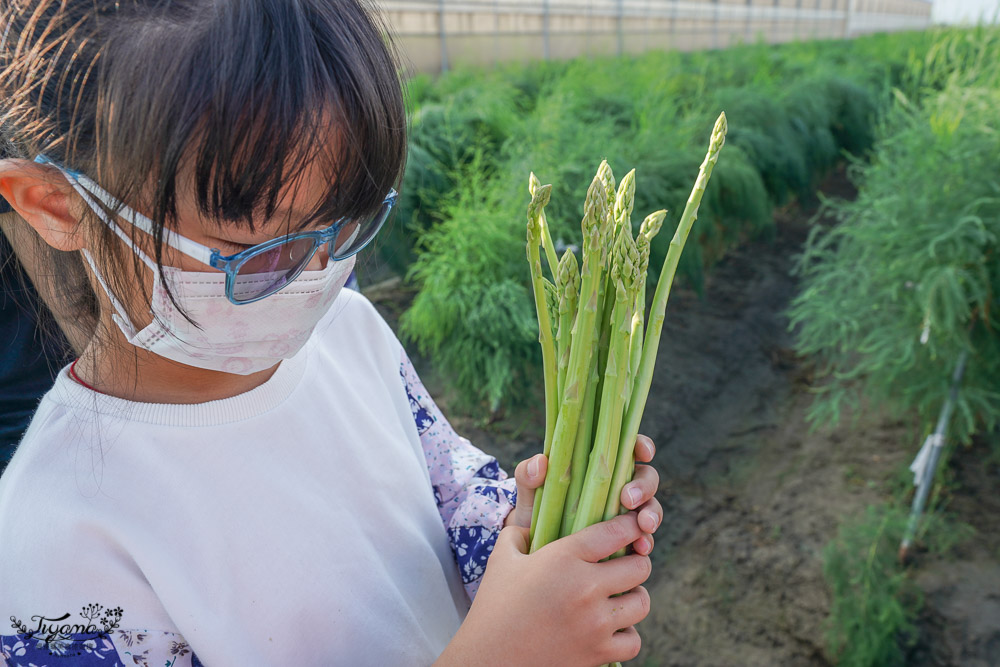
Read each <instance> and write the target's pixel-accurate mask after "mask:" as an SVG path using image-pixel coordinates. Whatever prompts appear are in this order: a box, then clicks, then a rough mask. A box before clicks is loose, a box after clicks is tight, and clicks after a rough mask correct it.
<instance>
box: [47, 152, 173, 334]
mask: <svg viewBox="0 0 1000 667" xmlns="http://www.w3.org/2000/svg"><path fill="white" fill-rule="evenodd" d="M57 168H59V167H57ZM59 171H60V172H62V174H63V176H65V177H66V180H67V181H69V184H70V185H71V186H72V187H73V189H74V190H76V192H77V194H79V195H80V196H81V197H82V198H83V201H84V202H86V204H87V206H89V207H90V209H91V210H92V211H93V212H94V213H96V214H97V217H99V218H100V219H101V220H102V221H103V222H104V224H106V225H107V226H108V227H110V228H111V231H113V232H114V233H115V234H117V235H118V237H119V238H120V239H121V240H122V241H124V242H125V244H126V245H128V246H129V247H130V248H131V249H132V251H133V252H134V253H136V254H137V255H138V256H139V259H141V260H142V261H143V263H144V264H145V265H146V266H148V267H149V269H150V270H151V271H152V272H153V277H154V279H157V269H156V264H155V263H154V262H153V260H151V259H150V258H149V256H148V255H147V254H146V253H144V252H143V251H142V250H141V249H140V248H139V247H138V246H136V245H135V243H133V241H132V239H130V238H129V237H128V235H127V234H126V233H125V232H124V230H122V228H121V227H119V226H118V225H117V224H116V223H115V221H114V220H112V219H111V218H110V216H108V214H107V213H106V212H105V211H104V209H103V208H101V206H100V205H99V204H97V202H95V201H94V199H93V197H91V196H90V193H89V192H87V190H86V188H84V187H83V186H82V185H80V183H79V182H77V180H76V179H75V178H73V176H72V175H70V174H67V173H66V172H65V171H64V170H63V169H61V168H59ZM130 213H132V215H137V214H136V213H135V212H133V211H130ZM81 252H82V253H83V257H84V259H86V260H87V263H88V264H89V265H90V268H91V270H92V271H93V272H94V275H95V276H96V277H97V282H99V283H100V284H101V287H102V288H103V289H104V293H105V294H107V295H108V299H109V300H110V301H111V306H112V307H113V308H114V309H115V311H117V312H115V313H113V314H112V315H111V319H112V320H113V321H114V322H115V324H117V325H118V328H119V329H121V330H122V333H123V334H125V336H126V337H127V338H129V339H132V338H134V337H135V336H136V334H137V333H138V330H137V329H136V328H135V325H134V324H132V320H130V319H129V316H128V313H127V312H125V306H123V305H122V302H121V301H119V300H118V297H116V296H115V295H114V292H112V291H111V288H109V287H108V283H107V281H105V280H104V276H103V275H101V272H100V270H98V268H97V263H96V262H95V261H94V257H93V256H92V255H91V254H90V251H89V250H88V249H87V248H82V249H81ZM149 312H150V314H152V312H153V311H152V310H150V311H149Z"/></svg>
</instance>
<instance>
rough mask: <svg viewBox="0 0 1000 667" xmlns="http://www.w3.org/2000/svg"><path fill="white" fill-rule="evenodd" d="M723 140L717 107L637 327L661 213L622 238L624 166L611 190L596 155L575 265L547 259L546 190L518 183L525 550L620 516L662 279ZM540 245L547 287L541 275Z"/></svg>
mask: <svg viewBox="0 0 1000 667" xmlns="http://www.w3.org/2000/svg"><path fill="white" fill-rule="evenodd" d="M725 136H726V115H725V114H724V113H723V114H722V115H720V116H719V119H718V120H717V121H716V123H715V128H714V130H713V131H712V138H711V141H710V143H709V147H708V154H707V155H706V156H705V160H704V162H702V165H701V168H700V169H699V172H698V178H697V180H696V181H695V185H694V188H693V189H692V191H691V195H690V196H689V197H688V201H687V205H686V206H685V207H684V212H683V214H682V215H681V219H680V222H679V223H678V225H677V230H676V232H675V233H674V237H673V240H672V241H671V242H670V247H669V250H668V252H667V256H666V259H665V260H664V263H663V267H662V269H661V270H660V278H659V280H658V281H657V284H656V292H655V293H654V295H653V302H652V305H651V308H650V315H649V321H648V323H645V322H644V315H645V306H646V269H647V267H648V264H649V248H650V241H651V240H652V239H653V237H654V236H656V234H657V232H659V230H660V227H661V225H662V224H663V220H664V218H665V217H666V214H667V212H666V211H665V210H660V211H655V212H653V213H650V214H649V215H648V216H646V218H645V219H644V220H643V221H642V224H641V225H640V227H639V232H638V234H637V236H636V237H635V238H632V222H631V215H632V207H633V202H634V199H635V170H634V169H633V170H632V171H630V172H629V173H628V174H626V175H625V177H624V178H622V180H621V182H620V183H618V185H617V187H616V185H615V178H614V175H613V174H612V171H611V167H609V166H608V163H607V161H603V162H601V166H600V167H599V168H598V170H597V174H596V175H595V176H594V179H593V181H592V182H591V184H590V188H589V189H588V190H587V197H586V201H585V203H584V214H583V223H582V227H583V262H582V268H581V267H580V265H579V263H578V262H577V259H576V255H575V254H573V251H572V250H566V252H565V253H564V254H563V256H562V259H559V260H557V259H556V252H555V248H554V247H553V245H552V238H551V234H550V232H549V229H548V224H547V221H546V217H545V206H546V204H548V202H549V196H550V194H551V190H552V186H551V185H541V184H539V182H538V179H537V178H535V175H534V174H531V176H530V178H529V184H528V189H529V192H530V194H531V203H530V204H529V205H528V263H529V265H530V267H531V283H532V288H533V293H534V300H535V308H536V311H537V313H538V329H539V335H538V340H539V342H540V343H541V346H542V364H543V367H544V378H545V445H544V451H545V454H546V456H547V457H548V462H549V464H548V472H547V473H546V479H545V484H544V486H543V487H542V488H541V489H539V490H538V491H537V492H536V497H535V505H534V516H533V517H532V522H531V551H536V550H538V549H540V548H541V547H543V546H545V545H546V544H548V543H549V542H552V541H553V540H555V539H557V538H559V537H563V536H566V535H569V534H571V533H575V532H576V531H578V530H581V529H583V528H585V527H587V526H590V525H592V524H594V523H597V522H599V521H602V520H607V519H611V518H613V517H615V516H616V515H617V514H618V513H619V512H620V511H621V507H620V497H621V493H622V488H623V487H624V486H625V485H626V484H627V483H628V482H629V481H631V479H632V474H633V471H634V463H633V450H634V447H635V439H636V435H637V434H638V431H639V422H640V420H641V418H642V411H643V409H644V408H645V405H646V397H647V395H648V394H649V386H650V383H651V382H652V379H653V367H654V364H655V362H656V350H657V348H658V347H659V344H660V334H661V332H662V329H663V317H664V312H665V311H666V307H667V298H668V296H669V294H670V286H671V284H672V283H673V279H674V273H675V272H676V270H677V262H678V260H679V259H680V254H681V251H682V250H683V248H684V243H685V241H686V240H687V237H688V233H689V232H690V230H691V225H692V224H693V223H694V221H695V219H697V217H698V206H699V204H700V202H701V198H702V195H703V193H704V192H705V186H706V185H707V184H708V179H709V177H710V176H711V174H712V169H713V167H714V166H715V162H716V160H717V159H718V156H719V151H720V150H721V149H722V145H723V143H724V142H725ZM540 248H544V251H545V256H546V260H547V262H548V265H549V270H550V271H551V273H552V276H553V278H554V280H555V282H552V281H551V280H549V279H548V278H546V277H545V276H544V275H543V272H542V262H541V253H540ZM644 324H645V330H644V329H643V325H644ZM623 553H624V552H622V554H623Z"/></svg>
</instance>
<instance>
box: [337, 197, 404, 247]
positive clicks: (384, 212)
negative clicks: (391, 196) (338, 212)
mask: <svg viewBox="0 0 1000 667" xmlns="http://www.w3.org/2000/svg"><path fill="white" fill-rule="evenodd" d="M391 210H392V203H391V202H383V203H382V206H381V208H379V210H378V211H376V212H375V214H374V215H372V216H370V217H367V218H360V219H356V220H347V221H346V222H344V226H343V227H341V228H340V231H339V232H337V238H335V239H333V241H331V242H330V243H331V245H330V247H331V248H332V251H331V253H330V255H331V256H332V257H333V258H334V259H344V258H345V257H350V256H351V255H353V254H354V253H356V252H358V251H359V250H361V249H362V248H364V247H365V246H366V245H368V243H369V242H370V241H371V240H372V238H373V237H374V236H375V234H377V233H378V230H379V229H381V228H382V225H384V224H385V221H386V219H388V217H389V211H391Z"/></svg>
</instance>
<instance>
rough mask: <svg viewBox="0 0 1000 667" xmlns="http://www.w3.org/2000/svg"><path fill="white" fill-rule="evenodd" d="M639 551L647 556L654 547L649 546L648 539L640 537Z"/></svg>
mask: <svg viewBox="0 0 1000 667" xmlns="http://www.w3.org/2000/svg"><path fill="white" fill-rule="evenodd" d="M639 549H640V550H641V551H642V552H643V555H646V553H649V551H650V549H652V547H651V546H649V540H648V539H646V538H645V537H640V538H639Z"/></svg>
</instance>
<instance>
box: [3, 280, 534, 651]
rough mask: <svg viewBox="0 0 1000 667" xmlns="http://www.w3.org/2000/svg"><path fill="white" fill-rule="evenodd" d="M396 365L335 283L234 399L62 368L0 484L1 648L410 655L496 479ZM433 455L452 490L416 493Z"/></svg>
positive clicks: (425, 641) (358, 305)
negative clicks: (258, 378)
mask: <svg viewBox="0 0 1000 667" xmlns="http://www.w3.org/2000/svg"><path fill="white" fill-rule="evenodd" d="M401 359H402V360H403V367H402V368H401ZM407 366H408V364H407V362H406V357H405V353H403V352H402V348H401V346H400V344H399V342H398V341H397V340H396V337H395V336H394V335H393V333H392V331H391V330H390V329H389V327H388V326H387V325H386V324H385V322H384V321H383V320H382V319H381V317H380V316H379V315H378V314H377V312H376V311H375V310H374V308H373V307H372V306H371V304H370V303H368V301H367V300H365V299H364V297H362V296H360V295H358V294H356V293H354V292H350V291H347V290H345V291H344V292H342V294H341V296H339V297H338V299H337V301H336V302H335V304H334V306H333V308H332V309H331V313H330V314H329V315H328V316H327V317H326V319H324V320H323V321H322V322H321V323H320V325H319V327H318V328H317V331H316V333H315V334H314V335H313V337H312V338H311V339H310V341H309V343H308V344H307V345H306V347H305V348H303V350H302V351H300V352H299V353H298V355H296V356H295V357H294V358H292V359H290V360H287V361H285V362H283V363H282V364H281V365H280V366H279V367H278V369H277V371H276V372H275V373H274V375H273V376H272V377H271V379H269V380H268V381H267V382H266V383H264V384H263V385H261V386H260V387H257V388H256V389H253V390H252V391H249V392H247V393H245V394H241V395H239V396H235V397H233V398H229V399H224V400H218V401H210V402H207V403H201V404H195V405H165V404H142V403H134V402H129V401H125V400H121V399H117V398H113V397H110V396H106V395H103V394H98V393H96V392H93V391H91V390H89V389H86V388H85V387H83V386H82V385H80V384H78V383H77V382H75V381H74V380H72V379H71V378H70V377H69V375H68V373H67V369H63V371H62V373H60V375H59V377H58V379H57V380H56V383H55V386H54V387H53V388H52V390H51V391H50V392H49V393H48V394H46V396H45V397H44V398H43V399H42V401H41V404H40V406H39V408H38V411H37V413H36V415H35V418H34V420H33V421H32V423H31V427H30V428H29V430H28V432H27V433H26V435H25V438H24V440H23V441H22V443H21V444H20V445H19V447H18V449H17V451H16V452H15V454H14V457H13V459H12V460H11V462H10V464H9V466H8V468H7V470H6V471H5V473H4V475H3V477H2V478H0V619H4V620H6V619H8V618H10V619H11V622H12V625H13V627H14V629H12V630H11V631H7V632H4V631H0V635H3V636H0V640H2V647H0V648H2V654H3V655H4V656H5V657H7V658H8V659H9V660H10V661H11V662H10V664H18V663H23V664H25V665H27V664H28V663H29V661H31V660H29V659H33V656H37V655H43V656H45V657H46V658H47V659H48V660H49V661H50V662H52V661H53V660H54V658H53V657H52V656H50V655H49V654H50V653H52V654H54V655H55V656H58V655H59V654H60V653H64V654H65V655H62V656H61V657H62V661H55V662H54V663H53V664H102V665H111V664H115V660H120V661H121V662H122V663H123V664H129V665H131V664H135V663H134V660H136V656H138V657H139V658H140V659H143V660H145V661H147V662H148V664H149V665H156V666H159V665H163V664H164V660H166V661H167V662H166V664H170V665H173V664H176V665H187V664H194V665H198V664H202V663H203V664H205V665H209V666H215V665H240V666H249V665H334V664H338V665H339V664H345V665H426V664H430V663H431V662H432V661H433V660H434V659H435V658H436V657H437V656H438V655H439V654H440V652H441V651H442V650H443V649H444V647H445V645H446V644H447V643H448V642H449V641H450V639H451V637H452V636H453V635H454V633H455V632H456V630H457V629H458V627H459V625H460V623H461V621H462V619H463V617H464V615H465V613H466V611H467V610H468V604H469V596H468V595H467V594H466V591H465V590H463V578H464V581H465V583H466V584H467V585H470V584H473V583H474V585H478V577H479V576H481V573H482V567H484V566H485V559H486V557H488V552H489V551H490V550H491V549H492V544H493V540H495V533H496V530H497V529H498V528H499V523H501V522H502V520H503V517H504V516H506V513H507V512H508V511H510V508H511V507H512V506H513V500H514V499H513V493H512V490H513V484H512V483H513V480H507V481H504V478H505V475H503V473H502V472H499V474H497V471H498V468H497V467H496V463H495V461H494V460H493V459H491V458H490V457H487V456H485V455H484V454H482V453H481V452H479V451H478V450H475V449H474V448H471V446H469V445H468V442H467V441H464V440H461V439H458V440H456V439H455V437H454V436H452V435H447V436H442V433H443V432H444V431H448V432H449V433H450V427H448V426H447V421H446V420H444V418H443V416H442V415H440V412H439V411H437V408H436V407H435V406H433V402H431V401H430V400H429V399H428V398H427V397H426V396H424V393H425V392H423V387H422V386H420V385H419V380H412V379H411V380H407V381H406V382H404V380H406V379H407V374H408V373H409V374H410V376H411V378H415V375H413V374H412V369H409V371H408V370H407ZM401 371H402V372H403V376H402V377H403V380H401ZM414 394H416V397H415V396H414ZM418 413H419V414H418ZM415 417H418V423H415V421H414V418H415ZM421 420H422V421H423V423H424V426H423V427H421V426H420V422H421ZM435 422H436V424H434V423H435ZM432 424H433V425H434V428H429V427H430V426H431V425H432ZM435 429H437V430H436V431H435ZM428 434H429V436H433V438H436V440H435V442H434V443H432V445H433V447H434V448H436V449H433V451H432V450H431V449H429V448H428V447H429V445H428V437H429V436H428ZM463 457H464V458H463ZM439 459H440V460H446V461H448V463H447V465H445V464H441V463H440V461H439ZM435 466H437V467H439V468H441V469H442V470H444V469H445V468H447V472H448V474H449V480H450V481H449V482H448V484H451V485H452V486H454V487H455V488H452V489H450V490H448V491H446V492H445V491H443V489H444V488H445V487H446V486H447V485H448V484H446V483H443V482H441V481H440V480H434V483H433V485H432V474H433V472H432V473H429V472H428V467H431V468H432V470H433V469H434V468H435ZM459 469H461V470H459ZM484 470H488V471H492V473H489V474H488V473H484V472H483V471H484ZM462 471H465V472H462ZM459 473H461V474H459ZM462 474H464V475H465V476H464V477H462ZM456 475H457V477H458V478H461V481H460V482H457V483H456V482H455V479H456ZM483 477H487V478H492V479H491V480H486V481H484V479H482V478H483ZM490 486H492V487H494V488H492V490H491V489H489V488H487V487H490ZM498 488H499V490H502V493H500V492H498ZM484 490H485V491H484ZM442 494H443V495H442ZM476 494H479V495H478V496H477V495H476ZM469 499H472V500H473V501H474V503H478V506H482V505H483V503H487V504H489V503H491V502H492V503H494V504H493V505H491V506H490V508H489V511H488V512H477V515H480V516H481V517H483V518H482V521H481V524H482V526H483V528H482V529H481V532H482V538H483V539H482V541H481V543H480V544H478V546H474V547H473V549H478V551H477V552H476V553H477V555H476V557H475V559H476V563H473V564H472V565H469V564H468V563H467V562H466V563H464V564H463V571H462V573H460V571H459V567H458V566H457V565H456V556H455V553H456V552H453V549H457V550H459V551H461V553H462V554H463V557H465V556H464V554H465V550H466V549H468V548H470V547H469V545H468V544H461V545H457V544H456V541H457V540H458V539H459V538H462V537H466V536H468V535H469V534H470V531H474V532H475V533H476V535H479V532H480V528H478V527H476V526H471V527H470V525H469V522H468V521H467V520H466V521H465V524H464V525H462V526H456V525H455V523H454V522H455V521H459V518H456V517H458V516H459V515H462V516H465V517H466V519H467V517H468V516H469V514H470V513H469V512H464V513H463V512H461V511H459V512H457V513H456V511H455V509H456V507H458V506H460V505H462V504H463V503H465V502H466V501H467V500H469ZM449 504H450V505H451V506H452V507H451V509H449V510H446V508H445V506H446V505H449ZM487 514H489V515H490V516H486V515H487ZM442 519H444V523H443V522H442ZM449 521H452V523H451V524H450V525H449ZM446 528H447V530H446ZM449 537H451V538H452V539H451V540H449ZM477 539H478V538H477ZM465 558H466V560H468V558H467V557H465ZM460 560H461V559H460ZM469 572H472V573H471V574H469ZM463 573H464V575H465V576H464V577H463ZM469 592H470V594H471V593H474V586H471V585H470V589H469ZM87 605H101V606H103V608H104V609H103V610H99V609H98V610H96V611H95V609H96V607H90V608H88V607H87ZM66 614H69V616H68V617H66V616H65V615H66ZM60 617H63V618H62V619H61V620H56V619H60ZM89 621H93V625H92V627H90V628H86V632H81V630H84V628H83V627H82V626H83V625H87V624H88V622H89ZM67 624H79V627H67ZM59 626H62V627H61V634H55V635H52V634H50V632H51V631H52V630H60V628H59ZM95 627H96V629H97V632H96V633H95V632H94V629H95ZM102 629H108V630H109V632H108V633H102V632H101V630H102ZM33 630H34V631H35V633H34V634H29V633H30V632H31V631H33ZM39 630H41V632H39ZM88 633H89V634H88ZM143 651H145V653H143ZM77 653H79V654H80V655H79V656H77V657H76V658H73V659H71V654H72V655H75V654H77ZM112 653H114V654H115V655H112ZM99 654H100V655H99ZM195 656H197V657H195ZM102 658H109V659H102ZM73 660H76V661H77V662H74V661H73ZM85 660H92V662H86V661H85ZM171 661H174V662H171ZM138 664H143V663H142V662H139V663H138Z"/></svg>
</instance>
